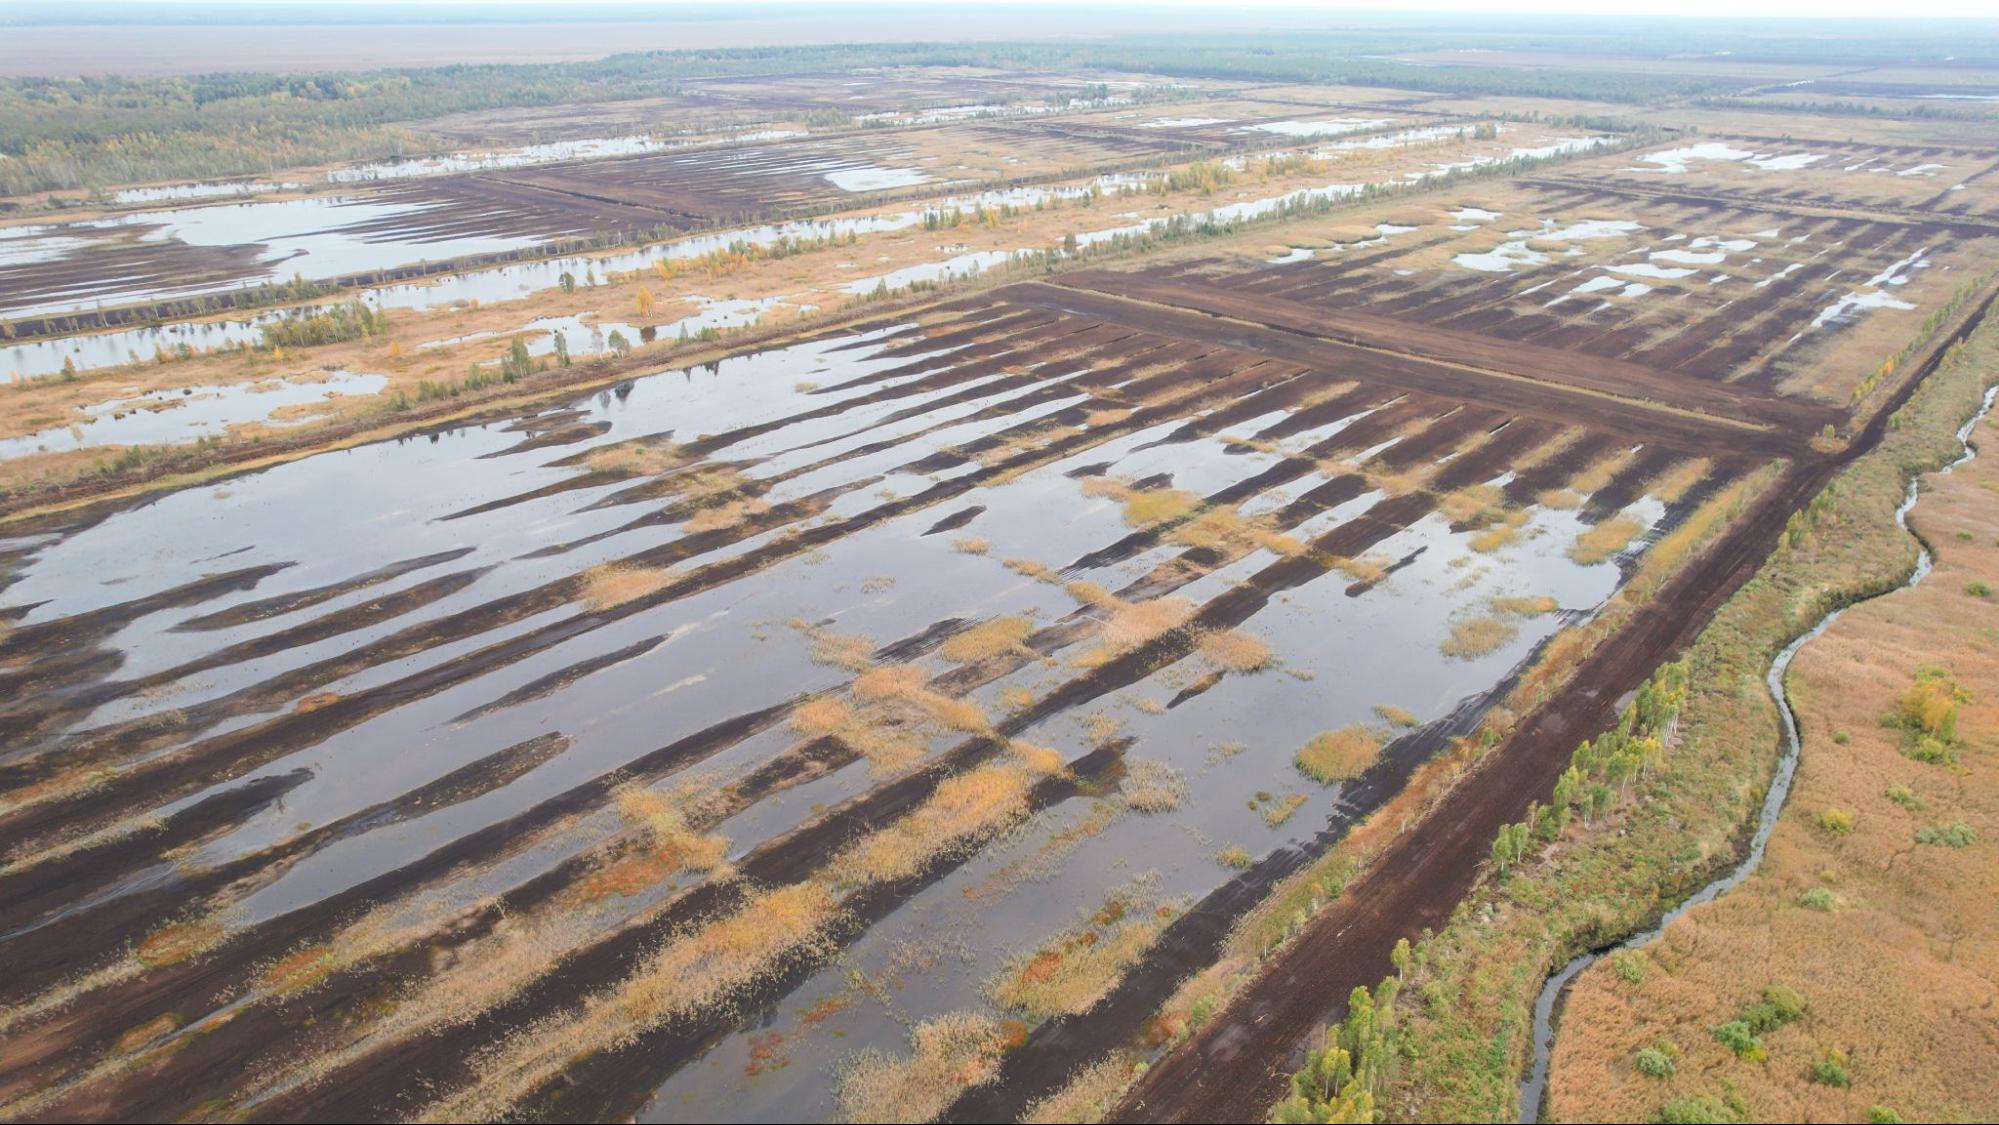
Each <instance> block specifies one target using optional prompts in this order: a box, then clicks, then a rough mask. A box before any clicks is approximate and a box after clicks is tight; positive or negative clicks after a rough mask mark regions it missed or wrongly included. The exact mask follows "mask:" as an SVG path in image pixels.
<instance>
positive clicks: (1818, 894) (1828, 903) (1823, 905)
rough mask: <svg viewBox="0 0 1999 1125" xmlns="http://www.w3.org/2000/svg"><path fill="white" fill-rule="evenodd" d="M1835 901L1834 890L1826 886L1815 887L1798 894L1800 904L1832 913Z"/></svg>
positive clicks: (1807, 907) (1810, 908) (1809, 908)
mask: <svg viewBox="0 0 1999 1125" xmlns="http://www.w3.org/2000/svg"><path fill="white" fill-rule="evenodd" d="M1833 901H1834V900H1833V896H1832V892H1831V891H1829V890H1827V889H1826V888H1824V887H1813V888H1812V889H1811V890H1808V891H1806V892H1805V893H1803V894H1801V895H1799V896H1798V905H1799V906H1802V907H1804V908H1806V909H1807V910H1820V911H1824V912H1825V913H1827V914H1830V913H1832V908H1833Z"/></svg>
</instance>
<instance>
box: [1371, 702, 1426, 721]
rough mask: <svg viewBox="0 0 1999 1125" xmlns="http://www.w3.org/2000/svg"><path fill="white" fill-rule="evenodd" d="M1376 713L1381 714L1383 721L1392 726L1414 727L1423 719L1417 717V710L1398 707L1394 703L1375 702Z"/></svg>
mask: <svg viewBox="0 0 1999 1125" xmlns="http://www.w3.org/2000/svg"><path fill="white" fill-rule="evenodd" d="M1374 713H1375V714H1376V715H1379V716H1381V721H1382V722H1384V723H1387V724H1388V725H1389V726H1392V727H1413V726H1416V725H1417V724H1418V723H1420V722H1421V721H1422V720H1420V719H1418V718H1417V717H1416V714H1415V712H1413V711H1408V710H1405V709H1403V708H1401V707H1397V706H1395V705H1394V704H1392V703H1377V704H1375V705H1374Z"/></svg>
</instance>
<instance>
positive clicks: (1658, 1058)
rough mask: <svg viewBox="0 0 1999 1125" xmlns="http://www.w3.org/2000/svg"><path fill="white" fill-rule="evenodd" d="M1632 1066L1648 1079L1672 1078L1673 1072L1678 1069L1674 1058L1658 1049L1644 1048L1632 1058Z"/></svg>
mask: <svg viewBox="0 0 1999 1125" xmlns="http://www.w3.org/2000/svg"><path fill="white" fill-rule="evenodd" d="M1631 1065H1633V1066H1635V1067H1637V1068H1638V1073H1640V1074H1642V1075H1644V1076H1645V1077H1647V1078H1671V1077H1672V1076H1673V1071H1674V1070H1675V1069H1677V1068H1676V1067H1675V1066H1674V1065H1673V1060H1672V1058H1671V1057H1669V1056H1668V1055H1667V1054H1666V1052H1664V1051H1661V1050H1660V1049H1659V1048H1657V1047H1645V1048H1642V1049H1641V1050H1640V1051H1639V1052H1638V1053H1637V1054H1635V1055H1633V1056H1631Z"/></svg>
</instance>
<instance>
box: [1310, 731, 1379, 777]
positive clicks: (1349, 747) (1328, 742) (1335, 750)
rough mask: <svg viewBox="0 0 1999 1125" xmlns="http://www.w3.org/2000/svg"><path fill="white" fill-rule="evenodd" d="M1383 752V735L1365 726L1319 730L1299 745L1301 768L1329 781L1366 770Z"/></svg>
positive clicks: (1355, 775)
mask: <svg viewBox="0 0 1999 1125" xmlns="http://www.w3.org/2000/svg"><path fill="white" fill-rule="evenodd" d="M1380 754H1381V739H1380V738H1378V737H1376V735H1375V734H1374V732H1372V731H1370V730H1368V729H1367V728H1365V727H1359V726H1351V727H1341V728H1340V729H1339V730H1329V731H1320V732H1319V733H1318V734H1315V735H1313V736H1312V738H1311V740H1310V741H1308V742H1306V743H1305V745H1303V746H1301V747H1299V748H1298V754H1297V757H1296V762H1297V765H1298V769H1299V770H1300V771H1301V772H1302V773H1304V774H1305V776H1307V777H1309V778H1311V779H1312V780H1314V781H1317V782H1320V783H1321V784H1330V783H1332V782H1335V781H1346V780H1348V779H1350V778H1354V777H1358V776H1360V775H1361V774H1362V773H1364V772H1366V770H1367V767H1369V766H1371V765H1373V764H1374V760H1375V758H1376V757H1378V756H1379V755H1380Z"/></svg>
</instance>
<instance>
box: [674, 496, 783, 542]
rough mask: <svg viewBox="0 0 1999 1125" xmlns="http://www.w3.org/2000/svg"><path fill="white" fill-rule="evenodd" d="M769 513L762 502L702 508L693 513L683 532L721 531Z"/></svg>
mask: <svg viewBox="0 0 1999 1125" xmlns="http://www.w3.org/2000/svg"><path fill="white" fill-rule="evenodd" d="M768 511H770V505H769V504H767V503H765V502H764V501H762V500H731V501H729V502H727V503H725V504H718V505H716V506H714V507H712V508H703V509H701V510H700V511H698V512H696V513H694V515H693V517H692V518H690V519H689V520H688V521H687V523H686V524H684V525H683V528H684V530H686V531H687V532H688V533H689V534H694V533H698V532H703V531H721V530H724V529H726V528H731V527H735V526H737V525H739V524H743V523H746V522H748V521H749V520H751V519H754V518H755V517H757V516H760V515H763V514H764V513H765V512H768Z"/></svg>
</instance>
